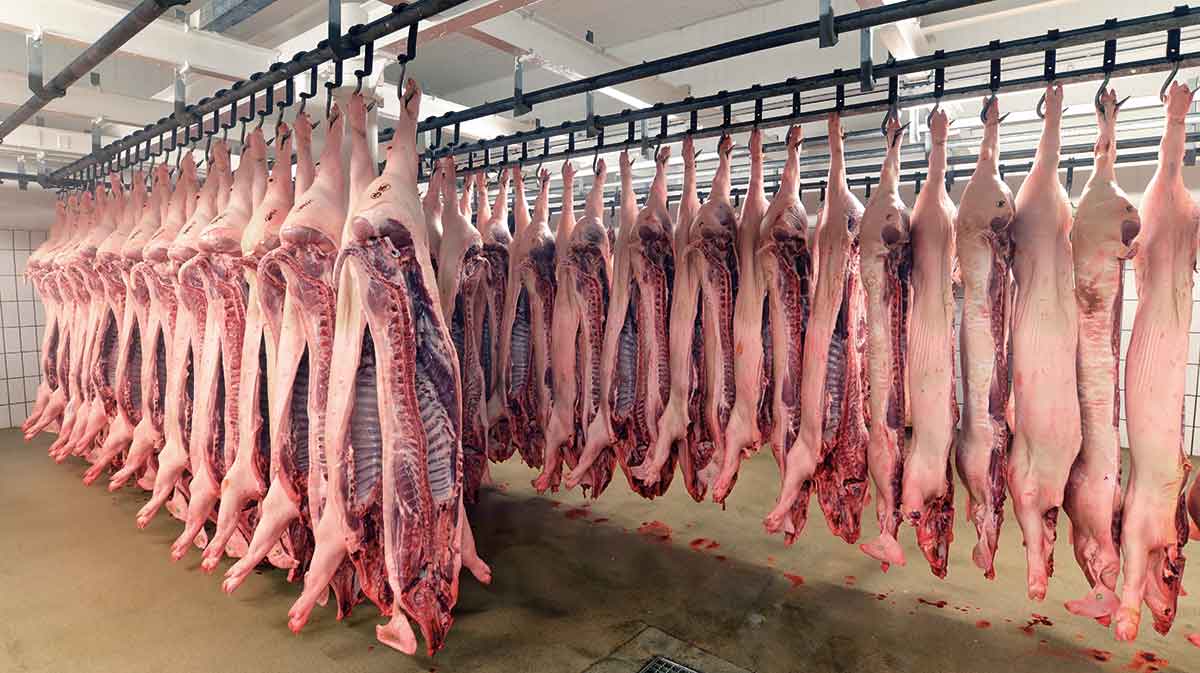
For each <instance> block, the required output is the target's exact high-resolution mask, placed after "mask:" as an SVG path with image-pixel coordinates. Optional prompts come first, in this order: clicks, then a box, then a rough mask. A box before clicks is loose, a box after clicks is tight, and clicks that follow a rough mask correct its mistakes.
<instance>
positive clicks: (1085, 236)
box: [1063, 89, 1141, 621]
mask: <svg viewBox="0 0 1200 673" xmlns="http://www.w3.org/2000/svg"><path fill="white" fill-rule="evenodd" d="M1119 107H1120V104H1119V103H1117V94H1116V92H1114V91H1113V90H1112V89H1109V90H1107V91H1105V92H1104V93H1103V95H1102V96H1101V97H1100V99H1099V100H1098V102H1097V106H1096V121H1097V123H1098V126H1099V129H1100V133H1099V136H1098V137H1097V138H1096V146H1095V150H1094V155H1095V163H1094V168H1093V169H1092V176H1091V178H1089V179H1088V182H1087V185H1085V186H1084V188H1083V194H1082V195H1081V196H1080V198H1079V205H1078V206H1077V207H1076V209H1075V222H1074V224H1073V225H1072V227H1071V252H1072V254H1073V256H1074V271H1075V305H1076V307H1077V309H1078V311H1079V352H1078V356H1077V358H1076V376H1077V377H1078V385H1079V411H1080V416H1081V418H1082V421H1083V424H1082V430H1083V443H1082V445H1081V447H1080V450H1079V457H1078V458H1076V459H1075V464H1074V465H1073V466H1072V467H1071V473H1070V475H1071V476H1070V478H1069V479H1068V481H1067V490H1066V496H1065V498H1064V500H1063V510H1064V511H1066V513H1067V516H1068V517H1070V518H1071V545H1072V547H1073V548H1074V550H1075V559H1076V561H1078V562H1079V566H1080V568H1082V569H1083V574H1084V575H1085V576H1086V577H1087V580H1088V585H1089V586H1091V590H1090V591H1089V592H1088V594H1087V596H1086V597H1085V598H1084V599H1082V600H1078V601H1070V602H1068V603H1067V609H1069V610H1071V611H1072V612H1074V613H1075V614H1080V615H1085V616H1090V617H1098V618H1101V619H1104V620H1105V621H1107V620H1108V618H1109V617H1110V615H1112V614H1113V613H1114V612H1115V611H1116V607H1117V603H1118V600H1117V594H1116V588H1117V575H1118V573H1119V571H1120V567H1121V559H1120V554H1119V547H1118V545H1119V539H1120V535H1119V532H1120V529H1121V444H1120V433H1119V424H1120V402H1119V399H1120V398H1119V397H1118V396H1119V394H1120V393H1119V389H1120V379H1119V375H1120V367H1119V365H1120V357H1121V307H1122V305H1123V303H1124V278H1125V260H1127V259H1130V258H1132V257H1133V255H1134V253H1135V252H1136V247H1134V246H1133V245H1132V243H1133V239H1134V237H1135V236H1137V234H1138V230H1139V229H1140V228H1141V218H1140V217H1139V216H1138V212H1137V209H1136V208H1134V206H1133V203H1132V202H1131V201H1130V200H1129V197H1127V196H1126V195H1125V192H1124V191H1123V190H1122V189H1121V187H1120V186H1119V185H1118V184H1117V176H1116V172H1115V170H1114V166H1113V164H1114V162H1115V161H1116V158H1117V136H1116V132H1117V111H1118V108H1119Z"/></svg>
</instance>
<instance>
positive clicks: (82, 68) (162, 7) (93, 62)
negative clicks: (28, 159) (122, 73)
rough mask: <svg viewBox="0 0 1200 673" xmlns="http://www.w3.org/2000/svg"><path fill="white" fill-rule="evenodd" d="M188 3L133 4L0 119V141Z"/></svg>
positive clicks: (153, 1)
mask: <svg viewBox="0 0 1200 673" xmlns="http://www.w3.org/2000/svg"><path fill="white" fill-rule="evenodd" d="M187 3H188V0H142V2H141V4H139V5H138V6H137V7H134V8H133V10H132V11H130V12H129V14H126V15H125V18H123V19H121V20H120V21H118V22H117V25H115V26H113V27H112V28H109V29H108V32H106V33H104V34H103V35H101V36H100V39H98V40H96V43H95V44H93V45H92V46H90V47H88V48H87V49H85V50H84V51H83V53H82V54H80V55H79V56H77V57H76V58H75V60H74V61H71V62H70V63H69V64H67V67H65V68H63V70H62V72H60V73H58V74H57V75H55V76H54V79H52V80H50V81H49V82H48V83H47V84H46V85H45V86H43V87H42V91H41V92H40V93H39V92H34V95H33V97H32V98H30V99H29V100H27V101H25V102H24V103H22V104H21V107H19V108H17V109H16V110H14V111H13V113H12V114H11V115H9V116H8V118H7V119H5V120H4V122H3V123H0V142H3V141H4V138H5V137H7V136H8V134H10V133H12V132H13V131H15V130H16V129H17V127H19V126H20V125H21V124H24V123H25V122H26V121H27V120H29V118H31V117H33V115H35V114H37V113H38V111H40V110H41V109H42V108H44V107H46V103H48V102H50V101H51V100H54V99H55V98H58V97H61V96H65V95H66V93H67V89H68V88H69V87H70V86H71V85H72V84H74V83H75V82H77V81H79V78H80V77H83V76H84V75H86V74H87V73H88V72H90V71H91V70H92V68H95V67H96V66H98V65H100V63H101V62H102V61H103V60H104V59H106V58H108V57H109V56H110V55H112V53H113V52H115V51H116V50H118V49H120V48H121V45H123V44H125V43H126V42H128V41H129V40H130V38H132V37H133V36H134V35H137V34H138V33H140V32H142V29H143V28H145V27H146V26H149V25H150V24H151V23H154V20H155V19H157V18H158V17H160V16H162V15H163V13H164V12H166V11H167V10H168V9H170V8H172V7H175V6H177V5H186V4H187Z"/></svg>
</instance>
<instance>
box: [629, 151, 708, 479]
mask: <svg viewBox="0 0 1200 673" xmlns="http://www.w3.org/2000/svg"><path fill="white" fill-rule="evenodd" d="M682 152H683V194H682V196H681V197H680V200H679V210H678V213H677V214H676V217H675V222H676V225H675V241H674V248H675V277H674V281H673V283H672V287H671V312H670V323H669V328H668V330H667V335H668V343H669V344H670V356H669V361H668V366H669V372H670V381H671V389H670V394H669V396H668V398H667V406H666V409H664V410H663V413H662V416H660V417H659V420H658V438H657V440H656V441H655V442H654V445H653V446H652V447H651V450H650V454H649V456H647V458H646V460H644V461H642V464H641V465H639V466H638V467H636V468H634V469H633V470H631V474H632V476H633V478H635V479H637V480H638V481H640V482H641V483H642V484H645V486H646V487H651V486H654V485H655V484H657V483H658V482H659V481H660V480H661V479H662V478H663V474H664V471H665V472H666V473H667V474H670V473H671V472H673V471H674V468H673V465H674V461H675V460H676V459H680V460H685V461H688V462H687V465H689V466H690V465H692V464H693V463H692V462H691V457H690V451H691V449H690V448H689V447H690V446H691V442H692V437H691V435H690V434H689V431H690V427H691V425H692V421H693V420H695V421H699V418H700V415H699V413H700V412H699V406H698V405H699V403H700V395H699V392H700V383H701V380H700V376H701V372H702V371H703V366H704V360H703V351H702V350H701V344H700V343H699V323H700V320H699V318H700V315H699V313H700V306H699V299H700V294H699V293H700V279H699V276H698V272H699V266H698V265H697V262H696V257H695V255H693V254H691V252H690V246H691V244H692V241H693V238H692V222H693V221H694V219H695V217H696V213H697V212H698V211H699V210H700V197H699V196H698V195H697V194H696V151H695V146H694V140H693V139H692V137H691V136H687V137H685V138H684V139H683V148H682ZM685 453H687V454H689V455H688V456H687V457H685V456H684V455H683V454H685ZM682 466H683V463H681V467H682ZM683 478H684V486H685V487H686V488H687V489H688V493H689V494H690V495H691V496H692V498H693V499H695V500H696V501H700V500H703V499H704V492H703V490H701V489H700V488H699V484H698V483H697V481H696V479H695V478H694V474H693V473H691V471H690V470H687V469H685V470H684V474H683Z"/></svg>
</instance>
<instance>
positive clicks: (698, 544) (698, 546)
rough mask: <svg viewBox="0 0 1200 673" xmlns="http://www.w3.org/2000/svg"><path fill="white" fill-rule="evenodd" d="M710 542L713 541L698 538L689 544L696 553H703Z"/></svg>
mask: <svg viewBox="0 0 1200 673" xmlns="http://www.w3.org/2000/svg"><path fill="white" fill-rule="evenodd" d="M710 542H712V540H709V539H708V538H703V537H698V538H696V539H695V540H692V541H691V542H689V543H688V546H689V547H691V548H692V549H694V550H696V551H703V550H704V549H705V548H706V547H707V546H708V544H709V543H710Z"/></svg>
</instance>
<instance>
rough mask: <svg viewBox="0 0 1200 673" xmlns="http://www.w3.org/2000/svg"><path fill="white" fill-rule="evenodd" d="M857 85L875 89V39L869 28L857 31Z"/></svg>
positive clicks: (871, 89)
mask: <svg viewBox="0 0 1200 673" xmlns="http://www.w3.org/2000/svg"><path fill="white" fill-rule="evenodd" d="M858 64H859V68H858V85H859V87H860V88H862V90H863V91H874V90H875V39H874V33H873V31H872V29H870V28H863V29H862V30H860V31H858Z"/></svg>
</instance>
